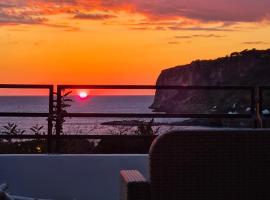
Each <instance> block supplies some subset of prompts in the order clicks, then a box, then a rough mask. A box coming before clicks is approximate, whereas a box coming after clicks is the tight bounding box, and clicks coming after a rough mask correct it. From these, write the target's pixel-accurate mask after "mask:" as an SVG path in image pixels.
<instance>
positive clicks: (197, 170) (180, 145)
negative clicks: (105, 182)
mask: <svg viewBox="0 0 270 200" xmlns="http://www.w3.org/2000/svg"><path fill="white" fill-rule="evenodd" d="M149 159H150V181H149V182H148V181H146V180H145V178H144V177H143V176H142V175H141V174H140V173H139V172H138V171H136V170H127V171H125V170H123V171H121V200H144V199H145V200H146V199H147V200H150V199H151V200H247V199H252V200H264V199H265V200H266V199H268V200H269V199H270V134H267V133H265V131H263V132H260V131H247V132H245V131H229V132H227V131H220V132H219V131H206V130H205V131H185V132H172V133H167V134H164V135H162V136H159V137H158V138H157V139H156V140H155V141H154V142H153V144H152V146H151V149H150V153H149Z"/></svg>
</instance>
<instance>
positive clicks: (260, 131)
mask: <svg viewBox="0 0 270 200" xmlns="http://www.w3.org/2000/svg"><path fill="white" fill-rule="evenodd" d="M177 131H178V132H179V133H182V134H185V133H186V134H188V133H197V134H205V133H207V134H220V133H227V134H230V133H247V134H254V133H256V134H269V133H270V129H269V128H263V129H252V128H241V129H237V128H212V129H199V130H177ZM157 136H158V135H50V136H49V135H0V139H48V138H50V139H116V138H131V139H133V138H134V139H135V138H142V139H143V138H153V139H154V138H156V137H157Z"/></svg>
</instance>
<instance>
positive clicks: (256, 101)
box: [0, 84, 270, 153]
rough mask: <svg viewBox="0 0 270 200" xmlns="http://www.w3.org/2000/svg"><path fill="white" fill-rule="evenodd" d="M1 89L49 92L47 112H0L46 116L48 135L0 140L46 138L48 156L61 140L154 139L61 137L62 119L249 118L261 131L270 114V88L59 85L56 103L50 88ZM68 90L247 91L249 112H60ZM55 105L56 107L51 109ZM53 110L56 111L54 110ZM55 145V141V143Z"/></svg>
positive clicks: (118, 136)
mask: <svg viewBox="0 0 270 200" xmlns="http://www.w3.org/2000/svg"><path fill="white" fill-rule="evenodd" d="M1 88H8V89H44V90H48V91H49V101H48V104H49V110H48V112H46V113H32V112H31V113H30V112H0V117H46V118H47V119H48V132H47V134H46V135H0V139H46V141H47V151H48V153H51V152H53V150H52V142H53V141H58V140H60V139H112V138H130V139H132V138H142V137H145V138H148V139H154V138H155V137H156V136H154V135H153V136H137V135H92V134H91V135H86V134H81V135H77V134H76V135H75V134H72V133H71V134H69V135H64V134H61V130H60V128H59V127H60V125H59V123H60V122H59V119H60V118H61V117H63V118H66V117H73V118H77V117H78V118H82V117H83V118H93V117H95V118H215V119H250V120H253V121H254V128H262V123H261V121H262V119H263V118H269V117H270V115H263V113H262V107H263V103H264V98H263V96H264V95H263V94H264V92H265V90H270V86H261V87H253V86H153V85H58V86H57V92H56V100H54V93H53V85H18V84H0V89H1ZM67 89H70V90H72V89H109V90H126V89H128V90H205V91H209V90H225V91H228V90H229V91H238V90H241V91H242V90H243V91H247V92H249V96H250V108H251V109H250V112H249V113H247V114H227V113H225V114H211V113H209V114H202V113H193V114H192V113H174V114H169V113H73V112H69V113H65V114H63V113H62V108H61V99H62V92H63V91H64V90H67ZM54 102H55V106H54ZM54 107H56V110H54V109H53V108H54ZM54 116H56V117H55V118H56V124H55V132H53V128H54V127H53V117H54ZM56 144H57V142H56Z"/></svg>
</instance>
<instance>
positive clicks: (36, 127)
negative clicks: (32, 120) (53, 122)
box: [30, 124, 45, 135]
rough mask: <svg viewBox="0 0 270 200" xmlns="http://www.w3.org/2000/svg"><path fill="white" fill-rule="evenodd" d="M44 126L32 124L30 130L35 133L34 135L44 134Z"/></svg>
mask: <svg viewBox="0 0 270 200" xmlns="http://www.w3.org/2000/svg"><path fill="white" fill-rule="evenodd" d="M43 128H44V126H39V125H38V124H36V125H34V126H32V127H31V128H30V130H31V131H32V132H33V133H34V134H35V135H45V132H44V131H43Z"/></svg>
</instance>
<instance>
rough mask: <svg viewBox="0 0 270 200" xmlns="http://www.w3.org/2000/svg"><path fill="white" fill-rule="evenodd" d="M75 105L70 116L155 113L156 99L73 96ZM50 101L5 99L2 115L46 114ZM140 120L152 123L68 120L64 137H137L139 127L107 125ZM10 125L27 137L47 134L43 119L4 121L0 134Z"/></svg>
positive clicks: (0, 120) (155, 128) (1, 101)
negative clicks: (20, 113) (19, 113)
mask: <svg viewBox="0 0 270 200" xmlns="http://www.w3.org/2000/svg"><path fill="white" fill-rule="evenodd" d="M70 98H71V99H72V102H70V107H68V108H67V112H69V113H73V112H74V113H152V110H151V109H149V106H150V105H151V104H152V103H153V100H154V96H89V97H87V98H85V99H81V98H79V97H78V96H71V97H70ZM48 102H49V98H48V97H46V96H1V97H0V112H35V113H44V112H48V110H49V103H48ZM123 120H125V121H132V120H140V121H144V122H149V121H150V120H152V119H136V118H135V119H134V118H128V119H127V118H125V119H124V118H96V117H95V118H76V117H72V118H65V122H64V125H63V130H64V131H63V132H64V134H102V135H103V134H116V135H123V134H133V133H136V132H137V131H138V126H136V125H119V124H118V125H111V124H110V125H108V124H107V125H104V123H105V122H112V121H123ZM153 120H154V122H155V123H154V125H153V127H152V129H153V131H154V132H155V133H157V134H158V133H161V132H165V131H168V130H172V129H173V128H174V127H172V126H169V125H155V124H160V123H162V124H164V123H165V124H166V123H168V124H169V123H171V122H178V121H183V120H184V119H153ZM8 124H13V125H14V124H15V125H16V129H18V130H20V131H24V133H23V134H33V133H34V132H33V131H32V130H31V128H32V127H33V126H36V127H42V129H41V130H40V133H46V132H47V119H46V118H43V117H0V134H4V132H5V131H6V126H7V125H8Z"/></svg>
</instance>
